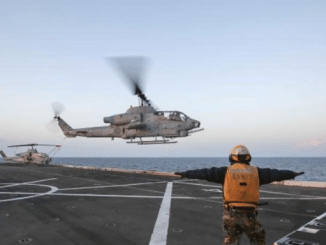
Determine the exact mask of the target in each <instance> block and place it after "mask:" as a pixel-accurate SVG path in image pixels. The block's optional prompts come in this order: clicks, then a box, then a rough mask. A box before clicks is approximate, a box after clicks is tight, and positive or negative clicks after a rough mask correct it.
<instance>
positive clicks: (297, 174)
mask: <svg viewBox="0 0 326 245" xmlns="http://www.w3.org/2000/svg"><path fill="white" fill-rule="evenodd" d="M301 174H304V172H294V177H297V176H299V175H301Z"/></svg>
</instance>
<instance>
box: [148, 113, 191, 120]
mask: <svg viewBox="0 0 326 245" xmlns="http://www.w3.org/2000/svg"><path fill="white" fill-rule="evenodd" d="M154 115H155V116H160V117H162V118H164V119H166V120H171V121H187V119H188V118H189V117H188V116H187V115H186V114H184V113H182V112H180V111H156V112H154Z"/></svg>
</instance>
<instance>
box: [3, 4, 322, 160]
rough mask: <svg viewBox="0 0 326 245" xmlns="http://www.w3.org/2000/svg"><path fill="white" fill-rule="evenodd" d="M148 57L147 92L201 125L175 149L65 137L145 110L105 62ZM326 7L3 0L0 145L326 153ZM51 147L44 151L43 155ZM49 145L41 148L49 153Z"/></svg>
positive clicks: (189, 153) (124, 152)
mask: <svg viewBox="0 0 326 245" xmlns="http://www.w3.org/2000/svg"><path fill="white" fill-rule="evenodd" d="M117 56H145V57H148V59H149V62H148V67H147V69H146V73H145V74H144V79H145V82H146V83H145V86H144V87H145V93H146V96H147V97H148V98H149V99H151V100H152V101H153V102H154V103H155V105H157V106H158V107H159V109H160V110H178V111H182V112H184V113H185V114H187V115H188V116H190V117H191V118H194V119H196V120H199V121H200V122H201V126H202V127H203V128H204V131H202V132H198V133H196V134H193V135H192V136H190V137H186V138H179V139H178V144H171V145H149V146H138V145H134V144H126V143H125V141H124V140H122V139H115V140H114V141H112V140H111V139H108V138H104V139H103V138H102V139H95V138H81V137H77V138H71V139H64V135H63V134H62V133H61V132H60V130H59V129H58V127H57V128H56V130H55V132H53V130H51V131H50V130H49V129H48V126H47V124H48V123H49V122H50V121H51V120H52V118H53V111H52V107H51V105H52V103H53V102H60V103H62V104H64V106H65V111H64V112H63V113H62V115H61V116H62V118H63V119H64V120H65V121H66V122H67V123H68V124H70V125H71V126H72V127H74V128H78V127H91V126H104V125H105V124H104V123H103V117H105V116H111V115H114V114H120V113H123V112H125V111H126V110H127V109H128V108H129V107H130V105H134V106H137V105H138V100H137V97H135V96H133V95H132V93H131V91H130V90H129V87H128V86H127V85H126V83H125V80H124V79H123V78H122V77H121V76H120V75H119V73H118V72H117V71H116V70H115V69H114V67H113V66H112V64H110V63H109V62H108V61H107V57H117ZM325 80H326V2H325V1H302V0H296V1H291V0H289V1H277V0H275V1H216V0H214V1H213V0H212V1H205V0H204V1H195V0H187V1H185V0H178V1H168V0H156V1H149V0H138V1H132V0H111V1H96V0H93V1H84V0H81V1H65V0H55V1H40V0H28V1H26V0H20V1H19V0H17V1H11V0H8V1H6V0H3V1H2V2H1V8H0V149H3V150H4V151H5V152H7V155H12V154H13V151H12V150H11V149H8V148H7V147H6V146H7V145H11V144H23V143H32V142H37V143H47V144H63V147H62V149H61V151H60V153H59V154H57V156H59V157H226V156H228V154H229V152H230V150H231V148H232V147H233V146H234V145H236V144H239V143H241V144H244V145H246V146H247V147H248V148H249V151H250V152H251V154H252V156H253V157H255V156H256V157H326V96H325V91H326V82H325ZM41 149H42V150H43V148H40V149H39V150H41ZM47 150H49V149H44V151H45V152H46V151H47Z"/></svg>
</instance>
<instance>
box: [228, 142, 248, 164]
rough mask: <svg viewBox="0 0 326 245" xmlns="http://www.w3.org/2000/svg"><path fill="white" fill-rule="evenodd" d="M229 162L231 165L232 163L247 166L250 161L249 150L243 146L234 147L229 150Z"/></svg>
mask: <svg viewBox="0 0 326 245" xmlns="http://www.w3.org/2000/svg"><path fill="white" fill-rule="evenodd" d="M229 161H230V163H231V165H232V164H234V163H245V164H249V163H250V161H251V155H250V153H249V150H248V149H247V147H245V146H244V145H236V146H235V147H233V149H232V150H231V153H230V156H229Z"/></svg>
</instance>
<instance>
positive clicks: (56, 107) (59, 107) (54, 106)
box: [52, 102, 65, 118]
mask: <svg viewBox="0 0 326 245" xmlns="http://www.w3.org/2000/svg"><path fill="white" fill-rule="evenodd" d="M52 109H53V112H54V118H56V117H58V116H60V115H61V113H62V112H63V111H64V110H65V107H64V105H63V104H61V103H59V102H54V103H52Z"/></svg>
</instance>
